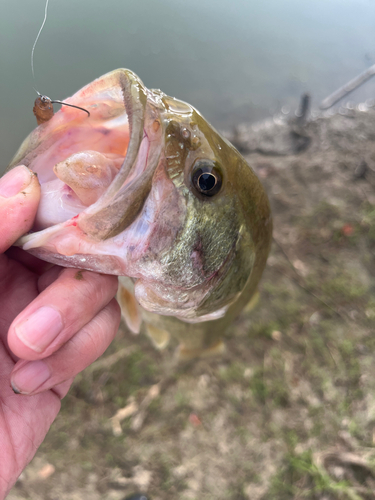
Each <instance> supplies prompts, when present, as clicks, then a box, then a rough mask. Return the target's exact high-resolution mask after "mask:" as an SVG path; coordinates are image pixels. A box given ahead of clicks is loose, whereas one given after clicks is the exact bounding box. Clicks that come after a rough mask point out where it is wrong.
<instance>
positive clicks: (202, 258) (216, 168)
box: [9, 69, 272, 356]
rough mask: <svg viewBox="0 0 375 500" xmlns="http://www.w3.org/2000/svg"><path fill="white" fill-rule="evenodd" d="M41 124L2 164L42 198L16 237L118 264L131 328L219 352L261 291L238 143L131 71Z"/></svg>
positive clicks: (53, 253)
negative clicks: (24, 175)
mask: <svg viewBox="0 0 375 500" xmlns="http://www.w3.org/2000/svg"><path fill="white" fill-rule="evenodd" d="M66 102H67V103H70V104H72V105H76V106H80V107H82V108H85V109H86V110H87V111H89V113H90V116H87V114H86V113H83V112H82V111H80V110H77V109H74V108H71V107H63V108H62V109H61V110H60V111H59V112H58V113H56V114H55V115H54V116H53V118H51V119H50V120H49V121H47V122H46V123H44V124H42V125H40V126H39V127H37V128H36V129H35V130H34V131H33V132H32V133H31V134H30V135H29V136H28V138H27V139H26V140H25V141H24V143H23V144H22V145H21V147H20V150H19V151H18V153H17V154H16V156H15V157H14V159H13V160H12V162H11V165H10V166H9V168H12V167H14V166H16V165H19V164H24V165H26V166H28V167H29V168H30V169H32V170H33V171H34V172H36V173H37V174H38V178H39V181H40V183H41V188H42V198H41V203H40V206H39V210H38V213H37V216H36V220H35V225H34V228H33V230H32V232H31V233H29V234H28V235H25V236H23V237H22V238H21V239H20V240H19V241H18V243H17V244H18V245H19V246H20V247H22V248H23V249H24V250H27V251H28V252H30V253H32V254H33V255H36V256H37V257H39V258H42V259H44V260H47V261H49V262H52V263H56V264H59V265H62V266H66V267H77V268H80V269H87V270H92V271H96V272H103V273H109V274H116V275H119V276H122V278H121V279H120V289H119V302H120V305H121V307H122V310H123V314H124V317H125V319H126V320H127V323H128V325H129V327H130V329H131V330H132V331H134V332H138V331H139V330H140V328H141V324H142V322H144V323H145V324H146V327H147V331H148V333H149V334H150V336H151V338H152V339H153V340H154V342H155V344H156V345H158V346H159V347H163V346H164V345H166V344H167V342H168V339H169V336H170V335H174V336H176V337H177V338H178V339H179V340H180V344H181V347H180V352H181V353H184V354H185V355H187V356H190V355H192V356H194V355H199V354H201V353H207V352H214V351H215V349H216V350H217V349H219V347H220V345H221V343H220V342H221V337H222V335H223V334H224V333H225V331H226V330H227V329H228V328H229V326H230V324H231V323H232V321H233V319H234V317H235V316H236V315H237V314H238V313H239V312H240V310H241V309H242V308H243V307H244V306H245V305H246V304H247V303H248V302H249V300H250V299H251V298H252V297H253V295H254V293H255V292H256V289H257V285H258V282H259V280H260V278H261V275H262V272H263V269H264V266H265V264H266V260H267V256H268V252H269V248H270V242H271V234H272V220H271V213H270V207H269V202H268V199H267V195H266V194H265V192H264V190H263V187H262V185H261V183H260V182H259V180H258V178H257V177H256V175H255V173H254V172H253V170H252V169H251V167H250V166H249V165H248V164H247V163H246V161H245V160H244V159H243V157H242V156H241V155H240V154H239V152H238V151H237V150H236V149H235V148H234V147H233V146H232V145H231V144H230V143H229V142H228V141H226V140H225V139H224V138H223V137H221V136H220V135H219V134H218V133H217V132H216V131H215V130H214V129H213V128H212V127H211V125H209V124H208V123H207V121H206V120H205V119H204V118H203V117H202V116H201V115H200V113H199V112H198V111H197V110H196V109H194V108H193V107H192V106H190V105H189V104H187V103H185V102H183V101H179V100H178V99H175V98H172V97H169V96H167V95H165V94H164V93H163V92H161V91H159V90H148V89H147V88H146V87H145V86H144V85H143V83H142V82H141V80H140V79H139V78H138V77H137V76H136V75H135V74H134V73H132V72H131V71H129V70H125V69H119V70H115V71H113V72H111V73H108V74H107V75H104V76H102V77H101V78H98V79H97V80H95V81H93V82H92V83H90V84H89V85H87V86H86V87H84V88H83V89H81V90H80V91H78V92H77V93H76V94H75V95H74V96H72V97H71V98H69V99H67V100H66Z"/></svg>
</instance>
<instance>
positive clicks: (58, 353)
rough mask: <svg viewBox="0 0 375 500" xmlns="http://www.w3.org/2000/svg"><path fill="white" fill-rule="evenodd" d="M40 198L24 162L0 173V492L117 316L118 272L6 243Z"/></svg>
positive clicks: (28, 220) (27, 224) (23, 227)
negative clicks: (81, 266)
mask: <svg viewBox="0 0 375 500" xmlns="http://www.w3.org/2000/svg"><path fill="white" fill-rule="evenodd" d="M39 198H40V186H39V182H38V180H37V177H36V176H35V175H34V174H32V172H30V170H28V169H27V168H26V167H23V166H20V167H16V168H15V169H13V170H12V171H10V172H9V173H7V174H6V175H5V176H4V177H3V178H2V179H0V499H3V498H4V497H5V496H6V494H7V493H8V492H9V490H10V488H11V487H12V485H13V484H14V483H15V481H16V480H17V477H18V476H19V474H20V473H21V472H22V470H23V469H24V467H25V466H26V465H27V464H28V462H29V461H30V460H31V459H32V457H33V456H34V454H35V452H36V450H37V448H38V446H39V445H40V444H41V442H42V441H43V439H44V437H45V435H46V433H47V431H48V429H49V427H50V425H51V424H52V422H53V420H54V419H55V417H56V415H57V413H58V412H59V410H60V400H61V399H62V398H63V397H64V396H65V395H66V393H67V391H68V389H69V387H70V385H71V383H72V381H73V378H74V376H75V375H77V373H79V372H80V371H82V370H83V369H84V368H85V367H87V366H88V365H89V364H90V363H92V362H93V361H94V360H95V359H96V358H97V357H98V356H100V355H101V354H102V353H103V352H104V351H105V349H106V348H107V347H108V345H109V344H110V342H111V341H112V339H113V337H114V336H115V334H116V332H117V329H118V326H119V322H120V310H119V307H118V305H117V302H116V300H115V299H114V298H113V297H114V295H115V293H116V290H117V278H116V277H114V276H105V275H101V274H96V273H92V272H89V271H78V270H77V269H63V268H61V267H58V266H51V265H50V264H46V263H44V262H42V261H40V260H39V259H36V258H34V257H32V256H31V255H28V254H26V253H25V252H23V251H22V250H20V249H19V248H15V247H13V248H10V249H9V247H10V246H11V245H12V244H13V243H14V242H15V241H16V240H17V238H19V237H20V236H21V235H22V234H24V233H26V232H27V231H28V230H30V228H31V227H32V224H33V220H34V217H35V213H36V210H37V207H38V203H39ZM7 249H9V250H8V251H7V253H4V252H5V251H6V250H7ZM11 385H12V387H13V390H12V388H11ZM18 393H20V394H18Z"/></svg>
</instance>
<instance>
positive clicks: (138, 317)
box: [117, 283, 142, 333]
mask: <svg viewBox="0 0 375 500" xmlns="http://www.w3.org/2000/svg"><path fill="white" fill-rule="evenodd" d="M117 301H118V303H119V305H120V308H121V314H122V317H123V318H124V321H125V323H126V325H127V327H128V328H129V330H130V331H131V332H132V333H139V332H140V330H141V324H142V313H141V308H140V306H139V304H138V302H137V301H136V298H135V297H134V294H132V293H131V292H130V291H129V290H128V289H127V288H125V287H124V286H123V285H122V284H121V283H120V284H119V287H118V291H117Z"/></svg>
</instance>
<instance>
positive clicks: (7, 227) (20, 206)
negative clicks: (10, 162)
mask: <svg viewBox="0 0 375 500" xmlns="http://www.w3.org/2000/svg"><path fill="white" fill-rule="evenodd" d="M39 199H40V185H39V181H38V178H37V176H36V175H35V174H34V172H32V171H31V170H29V169H28V168H26V167H25V166H23V165H21V166H19V167H15V168H13V169H12V170H10V171H9V172H7V173H6V174H5V175H4V177H2V178H1V179H0V253H3V252H5V250H6V249H7V248H9V247H10V246H11V245H12V244H13V243H14V242H15V241H16V240H17V239H18V238H19V237H20V236H22V235H23V234H25V233H27V231H29V230H30V229H31V227H32V225H33V222H34V218H35V214H36V211H37V208H38V204H39Z"/></svg>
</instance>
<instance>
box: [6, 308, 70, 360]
mask: <svg viewBox="0 0 375 500" xmlns="http://www.w3.org/2000/svg"><path fill="white" fill-rule="evenodd" d="M62 329H63V322H62V318H61V314H60V313H59V312H58V311H56V309H54V308H53V307H48V306H43V307H41V308H40V309H37V310H36V311H35V312H34V313H33V314H31V315H30V316H29V317H28V318H27V319H26V320H25V321H24V322H23V323H21V324H19V325H15V327H14V330H15V332H16V335H17V337H18V338H19V339H20V341H21V342H23V343H24V344H25V345H26V346H27V347H30V349H32V350H33V351H35V352H42V351H44V350H45V349H46V348H47V347H48V346H49V345H50V344H51V343H52V342H53V341H54V340H55V338H56V337H57V336H58V334H59V333H60V332H61V330H62Z"/></svg>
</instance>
